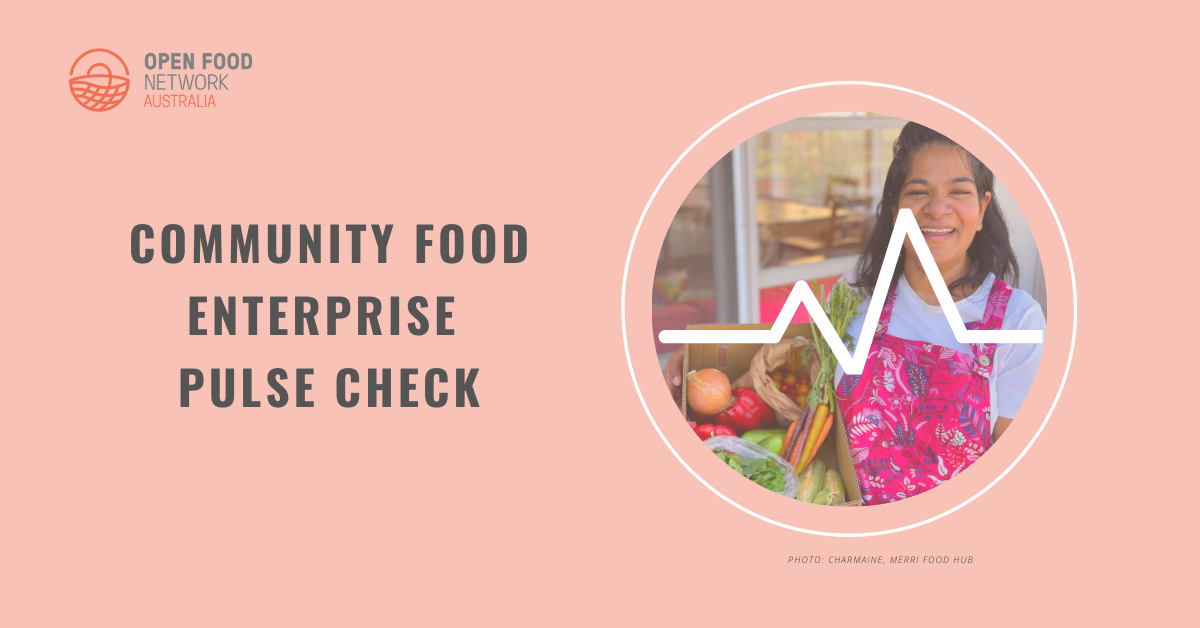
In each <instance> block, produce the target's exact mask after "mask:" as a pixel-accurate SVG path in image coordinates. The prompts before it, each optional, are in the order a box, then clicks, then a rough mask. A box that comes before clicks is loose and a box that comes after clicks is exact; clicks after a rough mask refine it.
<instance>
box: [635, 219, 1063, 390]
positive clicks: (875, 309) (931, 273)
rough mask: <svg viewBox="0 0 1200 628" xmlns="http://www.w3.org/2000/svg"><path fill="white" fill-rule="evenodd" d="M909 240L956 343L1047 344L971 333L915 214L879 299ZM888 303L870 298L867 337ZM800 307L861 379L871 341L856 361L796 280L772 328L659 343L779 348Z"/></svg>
mask: <svg viewBox="0 0 1200 628" xmlns="http://www.w3.org/2000/svg"><path fill="white" fill-rule="evenodd" d="M906 235H907V236H908V239H909V241H910V242H912V245H913V249H914V250H915V251H916V252H917V259H919V260H921V267H922V268H923V269H924V270H925V274H926V276H928V277H929V283H930V284H932V285H933V292H934V294H936V295H937V300H938V304H940V305H941V306H942V313H944V314H945V316H946V321H947V322H949V323H950V329H951V330H952V331H953V332H954V339H955V340H957V341H959V342H961V343H963V344H986V343H1010V344H1041V343H1042V330H1040V329H1004V330H1001V329H967V326H966V325H965V324H963V320H962V316H960V315H959V313H958V308H957V307H955V305H954V299H953V298H952V297H951V296H950V290H948V289H947V288H946V282H945V281H943V280H942V275H941V273H939V272H937V264H936V263H935V262H934V261H933V253H931V252H930V251H929V245H928V244H926V243H925V236H923V235H921V228H920V227H919V226H918V225H917V219H916V217H914V216H913V213H912V210H911V209H907V208H905V209H901V210H900V212H899V215H898V216H896V227H895V228H894V229H892V239H891V240H890V241H889V242H888V247H887V252H886V253H885V254H884V256H883V268H882V269H881V270H880V272H879V280H878V281H877V282H876V283H875V292H874V294H876V295H883V294H887V290H888V287H889V286H891V285H892V275H893V274H894V273H895V271H896V261H897V260H898V259H899V258H900V251H901V249H902V248H903V246H904V237H905V236H906ZM884 301H885V299H882V298H879V299H871V304H870V306H868V307H867V315H866V318H865V319H864V322H863V330H865V331H866V332H867V333H864V334H862V335H863V336H868V334H869V333H870V330H872V329H875V327H876V326H877V325H878V324H879V317H880V316H881V315H882V314H883V302H884ZM801 303H804V307H805V308H807V309H808V315H809V316H810V317H812V320H813V322H814V323H816V325H817V329H818V330H819V331H820V332H821V335H822V336H824V337H825V339H826V341H827V342H829V347H830V348H831V349H832V350H833V355H834V357H836V358H837V361H838V364H841V365H842V369H843V370H845V371H846V373H847V374H849V375H861V374H862V372H863V368H864V367H865V366H866V363H867V355H868V354H870V352H871V341H870V340H868V341H867V342H859V343H857V344H856V345H855V347H854V355H853V356H851V355H850V352H849V351H847V350H846V346H845V345H843V344H842V342H841V339H839V338H838V335H837V333H836V332H835V331H834V329H833V324H832V323H830V322H829V318H828V317H827V316H826V315H825V310H824V309H823V308H822V307H821V302H820V301H818V300H817V295H815V294H813V291H812V288H810V287H809V285H808V283H806V282H804V281H797V282H796V285H795V286H794V287H792V292H791V294H789V295H788V299H787V302H786V303H785V304H784V306H783V310H782V311H780V312H779V318H776V319H775V323H774V324H773V325H771V328H770V329H764V330H757V329H664V330H663V331H661V332H659V334H658V339H659V340H660V341H662V342H663V343H664V344H688V343H698V344H719V343H720V344H768V343H776V342H779V341H780V340H783V334H784V332H785V331H786V330H787V326H788V323H790V322H791V320H792V316H793V315H795V313H796V310H797V309H799V307H800V304H801ZM869 337H870V338H872V339H873V338H874V335H873V334H871V335H870V336H869Z"/></svg>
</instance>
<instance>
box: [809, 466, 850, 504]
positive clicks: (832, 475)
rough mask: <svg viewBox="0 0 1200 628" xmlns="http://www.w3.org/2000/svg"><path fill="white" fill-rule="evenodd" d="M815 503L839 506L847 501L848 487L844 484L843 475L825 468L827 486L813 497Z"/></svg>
mask: <svg viewBox="0 0 1200 628" xmlns="http://www.w3.org/2000/svg"><path fill="white" fill-rule="evenodd" d="M813 503H814V504H821V505H822V506H838V505H841V504H844V503H846V487H845V486H844V485H843V484H842V476H841V475H839V474H838V472H837V471H835V470H833V469H826V470H825V486H824V487H822V488H821V492H820V493H817V496H816V497H814V498H813Z"/></svg>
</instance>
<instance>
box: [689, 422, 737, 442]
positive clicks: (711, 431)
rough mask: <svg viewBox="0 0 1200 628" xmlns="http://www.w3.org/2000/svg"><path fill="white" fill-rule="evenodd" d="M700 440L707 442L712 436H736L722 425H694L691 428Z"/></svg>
mask: <svg viewBox="0 0 1200 628" xmlns="http://www.w3.org/2000/svg"><path fill="white" fill-rule="evenodd" d="M692 429H693V430H695V432H696V435H697V436H699V437H700V440H708V439H710V438H712V437H713V436H737V432H735V431H733V430H731V429H729V428H728V427H725V426H724V425H711V424H709V425H695V426H693V427H692Z"/></svg>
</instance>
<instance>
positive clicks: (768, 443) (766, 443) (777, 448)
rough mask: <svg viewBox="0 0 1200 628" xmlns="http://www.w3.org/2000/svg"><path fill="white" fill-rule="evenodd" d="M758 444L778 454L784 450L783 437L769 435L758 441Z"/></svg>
mask: <svg viewBox="0 0 1200 628" xmlns="http://www.w3.org/2000/svg"><path fill="white" fill-rule="evenodd" d="M758 446H759V447H762V448H763V449H766V450H767V451H769V452H771V453H773V454H775V455H776V456H778V455H779V452H781V451H783V437H782V436H768V437H766V438H764V439H762V440H760V441H758Z"/></svg>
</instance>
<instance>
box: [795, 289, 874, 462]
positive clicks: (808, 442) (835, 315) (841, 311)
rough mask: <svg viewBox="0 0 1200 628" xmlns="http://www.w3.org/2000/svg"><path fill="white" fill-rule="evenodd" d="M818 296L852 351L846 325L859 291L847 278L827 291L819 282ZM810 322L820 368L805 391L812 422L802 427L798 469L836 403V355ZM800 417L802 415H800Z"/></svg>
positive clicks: (822, 435)
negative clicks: (803, 430) (803, 433)
mask: <svg viewBox="0 0 1200 628" xmlns="http://www.w3.org/2000/svg"><path fill="white" fill-rule="evenodd" d="M817 298H818V299H819V300H820V301H821V306H822V309H824V310H825V315H826V316H827V317H828V318H829V322H830V323H832V324H833V329H834V331H835V332H837V335H838V341H840V342H842V343H843V344H845V345H847V347H848V348H849V350H850V351H851V352H853V351H854V340H853V338H851V337H850V336H849V335H848V334H846V327H847V326H849V325H850V321H851V320H853V319H854V317H855V316H857V315H858V305H859V303H862V295H860V294H859V293H858V292H857V291H855V290H854V289H853V288H851V287H850V286H848V285H846V282H844V281H839V282H837V283H836V284H834V286H833V289H832V290H830V291H829V294H828V295H826V294H825V287H824V286H819V287H818V291H817ZM810 324H811V325H812V332H813V339H814V340H815V342H813V343H812V344H811V345H809V346H810V347H815V351H816V352H817V358H818V359H819V360H820V362H821V369H820V371H818V372H817V378H816V381H814V382H812V387H811V390H810V391H809V394H808V407H809V408H811V409H812V410H813V412H812V415H811V420H810V421H809V423H810V424H811V425H808V426H806V427H805V429H807V430H808V434H807V438H806V439H805V441H804V448H803V449H802V450H801V453H800V456H799V458H798V459H797V460H796V468H797V469H804V468H805V467H806V466H807V465H808V464H809V463H810V462H811V461H812V459H813V456H815V455H816V452H817V451H818V450H819V449H820V448H821V443H823V442H825V437H826V436H828V434H829V426H830V425H832V424H833V416H831V415H832V412H831V410H834V411H835V410H836V407H835V404H836V403H837V392H836V391H835V390H834V386H833V374H834V369H835V368H836V367H837V358H835V357H834V355H833V349H832V348H831V346H830V344H829V341H828V340H827V339H826V338H825V336H824V335H823V334H821V331H820V330H819V329H818V328H817V324H816V323H815V322H814V323H810ZM801 418H804V416H803V415H801ZM786 453H789V454H794V453H795V452H794V451H787V452H786ZM789 461H790V458H789Z"/></svg>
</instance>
